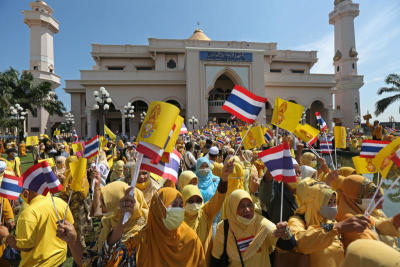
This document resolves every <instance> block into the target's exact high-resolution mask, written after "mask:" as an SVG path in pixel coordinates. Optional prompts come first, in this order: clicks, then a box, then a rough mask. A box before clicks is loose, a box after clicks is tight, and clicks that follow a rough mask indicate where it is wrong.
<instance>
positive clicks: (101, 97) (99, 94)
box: [93, 87, 112, 135]
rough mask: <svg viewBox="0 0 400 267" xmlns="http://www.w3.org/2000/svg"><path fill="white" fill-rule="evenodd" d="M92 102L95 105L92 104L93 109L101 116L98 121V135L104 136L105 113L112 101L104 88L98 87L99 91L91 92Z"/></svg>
mask: <svg viewBox="0 0 400 267" xmlns="http://www.w3.org/2000/svg"><path fill="white" fill-rule="evenodd" d="M93 96H94V100H95V101H96V104H94V106H93V109H94V110H98V111H99V112H100V114H101V121H100V125H99V126H100V127H99V130H100V132H99V133H98V134H102V135H104V124H105V120H106V119H105V115H106V114H105V113H106V111H107V110H109V109H110V104H111V103H112V99H111V97H110V93H109V92H108V91H107V90H106V88H104V87H100V89H99V91H94V92H93Z"/></svg>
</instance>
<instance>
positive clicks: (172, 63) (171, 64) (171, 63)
mask: <svg viewBox="0 0 400 267" xmlns="http://www.w3.org/2000/svg"><path fill="white" fill-rule="evenodd" d="M167 67H168V69H175V68H176V62H175V60H173V59H170V60H168V62H167Z"/></svg>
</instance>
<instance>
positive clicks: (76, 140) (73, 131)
mask: <svg viewBox="0 0 400 267" xmlns="http://www.w3.org/2000/svg"><path fill="white" fill-rule="evenodd" d="M72 137H73V138H74V143H76V142H79V138H78V135H77V134H76V130H75V129H73V130H72Z"/></svg>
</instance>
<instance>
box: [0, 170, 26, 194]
mask: <svg viewBox="0 0 400 267" xmlns="http://www.w3.org/2000/svg"><path fill="white" fill-rule="evenodd" d="M21 186H22V180H21V178H20V177H17V176H13V175H9V174H7V173H4V176H3V180H2V181H1V187H0V196H1V197H4V198H7V199H9V200H17V199H18V197H19V195H20V194H21V192H22V187H21Z"/></svg>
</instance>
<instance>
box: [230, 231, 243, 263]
mask: <svg viewBox="0 0 400 267" xmlns="http://www.w3.org/2000/svg"><path fill="white" fill-rule="evenodd" d="M232 234H233V237H234V238H235V243H236V248H237V249H238V253H239V257H240V263H241V264H242V267H244V262H243V258H242V253H241V252H240V249H239V246H238V243H237V239H236V236H235V233H234V232H232Z"/></svg>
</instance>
